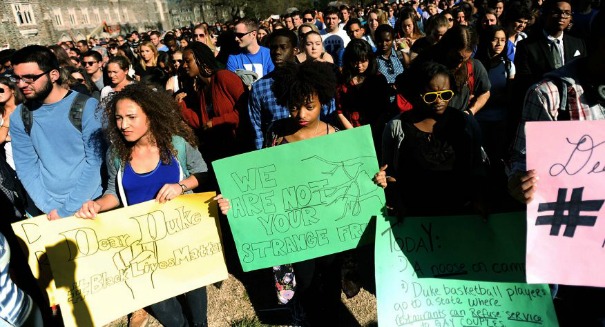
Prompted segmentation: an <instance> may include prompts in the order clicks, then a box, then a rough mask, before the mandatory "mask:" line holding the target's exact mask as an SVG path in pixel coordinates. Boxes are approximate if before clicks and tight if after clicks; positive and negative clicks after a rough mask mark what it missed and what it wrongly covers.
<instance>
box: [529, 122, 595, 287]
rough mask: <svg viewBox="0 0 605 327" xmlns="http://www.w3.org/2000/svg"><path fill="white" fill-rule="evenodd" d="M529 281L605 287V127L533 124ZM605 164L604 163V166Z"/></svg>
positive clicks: (531, 134) (581, 124) (531, 131)
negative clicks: (534, 182) (535, 178)
mask: <svg viewBox="0 0 605 327" xmlns="http://www.w3.org/2000/svg"><path fill="white" fill-rule="evenodd" d="M525 133H526V136H527V168H528V169H535V170H536V172H537V174H538V177H539V181H538V187H537V190H536V193H535V195H534V199H533V200H532V201H531V202H530V203H529V204H528V205H527V226H528V227H527V281H528V282H530V283H557V284H566V285H584V286H599V287H605V275H603V271H604V270H605V252H604V251H603V250H604V247H605V210H604V208H603V203H604V202H605V200H604V199H605V196H604V191H605V174H603V172H605V146H603V144H604V143H605V121H566V122H531V123H527V124H526V127H525ZM601 161H603V163H602V162H601Z"/></svg>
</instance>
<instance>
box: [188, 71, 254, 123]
mask: <svg viewBox="0 0 605 327" xmlns="http://www.w3.org/2000/svg"><path fill="white" fill-rule="evenodd" d="M244 93H245V86H244V83H243V82H242V80H241V79H240V78H239V76H237V75H236V74H235V73H233V72H231V71H228V70H225V69H222V70H219V71H217V72H216V73H215V74H214V75H212V77H211V78H210V96H211V99H210V100H211V101H210V102H211V103H212V106H213V108H212V110H213V112H214V116H213V117H212V118H209V117H208V111H207V110H206V95H205V92H201V94H200V108H194V109H191V108H187V107H186V105H185V102H184V101H181V103H180V106H181V115H182V116H183V119H184V120H185V122H187V124H189V126H191V127H192V128H194V129H199V128H200V127H201V126H204V125H205V124H206V123H207V122H208V121H209V120H210V119H211V120H212V127H215V126H218V125H222V124H232V125H233V129H234V130H235V128H236V127H237V125H238V124H239V112H238V111H239V110H247V101H246V99H245V97H243V96H244Z"/></svg>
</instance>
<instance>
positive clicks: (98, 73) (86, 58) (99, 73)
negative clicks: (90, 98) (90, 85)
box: [80, 50, 105, 91]
mask: <svg viewBox="0 0 605 327" xmlns="http://www.w3.org/2000/svg"><path fill="white" fill-rule="evenodd" d="M80 64H81V65H82V67H84V70H86V73H88V75H89V76H90V79H92V81H93V82H94V83H95V86H96V87H97V90H99V91H100V90H102V89H103V88H104V87H105V81H104V78H103V56H101V54H100V53H98V52H97V51H94V50H90V51H87V52H85V53H84V54H83V55H82V61H81V62H80Z"/></svg>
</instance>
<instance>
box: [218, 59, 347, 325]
mask: <svg viewBox="0 0 605 327" xmlns="http://www.w3.org/2000/svg"><path fill="white" fill-rule="evenodd" d="M273 78H274V80H275V82H274V83H273V87H272V90H273V92H274V94H275V96H276V100H277V103H278V104H280V105H283V106H285V107H287V108H289V110H290V117H289V118H286V119H282V120H279V121H276V122H275V123H273V125H272V126H271V127H270V128H269V131H268V133H267V134H268V135H267V136H266V137H265V147H273V146H277V145H282V144H286V143H292V142H298V141H304V140H308V139H311V138H315V137H319V136H324V135H328V134H332V133H335V132H337V131H338V129H337V128H335V127H334V126H332V125H330V124H328V123H325V122H323V121H321V120H320V118H319V116H320V111H321V106H322V104H327V103H329V102H330V101H331V100H332V98H333V97H334V96H335V90H336V86H337V80H336V76H335V74H334V71H333V69H332V67H331V65H330V64H327V63H322V62H312V61H306V62H304V63H302V64H300V65H295V64H291V65H290V64H288V65H286V66H285V67H283V68H280V69H278V70H276V71H274V73H273ZM216 199H217V200H218V204H219V207H220V209H221V212H222V213H223V214H225V215H226V214H227V213H228V212H229V210H230V209H231V207H230V203H229V200H227V199H224V198H223V197H222V196H221V195H218V196H217V197H216ZM340 257H341V256H340V255H339V254H333V255H327V256H323V257H320V258H315V259H310V260H305V261H302V262H296V263H293V264H289V265H281V266H276V267H273V272H274V277H275V286H276V290H277V297H278V300H279V302H280V303H282V304H288V306H289V308H290V310H291V312H292V318H293V324H294V325H302V326H309V325H310V326H337V325H338V306H339V305H340V303H341V302H340V294H341V260H340Z"/></svg>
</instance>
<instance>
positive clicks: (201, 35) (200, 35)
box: [193, 34, 206, 37]
mask: <svg viewBox="0 0 605 327" xmlns="http://www.w3.org/2000/svg"><path fill="white" fill-rule="evenodd" d="M193 35H195V37H206V34H193Z"/></svg>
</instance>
